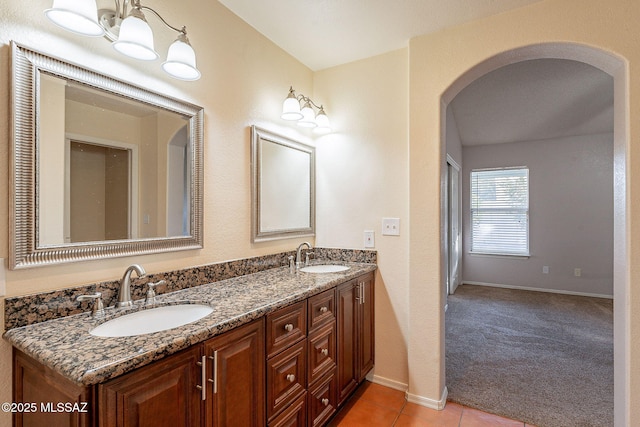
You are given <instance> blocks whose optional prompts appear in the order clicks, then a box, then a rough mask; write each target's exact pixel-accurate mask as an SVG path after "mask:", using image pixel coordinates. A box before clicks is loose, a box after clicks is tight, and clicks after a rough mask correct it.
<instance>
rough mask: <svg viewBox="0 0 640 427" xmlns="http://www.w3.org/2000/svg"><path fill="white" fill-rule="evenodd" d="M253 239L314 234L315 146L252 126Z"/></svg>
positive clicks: (272, 238)
mask: <svg viewBox="0 0 640 427" xmlns="http://www.w3.org/2000/svg"><path fill="white" fill-rule="evenodd" d="M251 180H252V198H251V199H252V209H251V213H252V215H251V217H252V221H251V222H252V226H251V228H252V233H251V236H252V241H253V242H260V241H265V240H275V239H286V238H292V237H300V236H314V235H315V230H316V214H315V211H316V209H315V147H312V146H309V145H306V144H302V143H300V142H297V141H294V140H292V139H289V138H285V137H283V136H280V135H277V134H275V133H273V132H269V131H267V130H265V129H261V128H259V127H256V126H252V127H251Z"/></svg>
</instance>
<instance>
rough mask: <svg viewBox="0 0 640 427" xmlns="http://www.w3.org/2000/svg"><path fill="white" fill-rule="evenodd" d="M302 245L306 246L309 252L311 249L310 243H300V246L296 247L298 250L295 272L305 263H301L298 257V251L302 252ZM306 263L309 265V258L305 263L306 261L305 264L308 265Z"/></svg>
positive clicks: (300, 258) (297, 252) (299, 256)
mask: <svg viewBox="0 0 640 427" xmlns="http://www.w3.org/2000/svg"><path fill="white" fill-rule="evenodd" d="M304 245H307V247H308V248H309V250H311V249H313V248H312V247H311V243H309V242H302V243H300V245H299V246H298V249H296V270H297V269H299V268H300V267H302V266H304V265H305V262H304V261H302V257H301V255H300V251H302V247H303V246H304ZM308 263H309V257H307V261H306V264H308Z"/></svg>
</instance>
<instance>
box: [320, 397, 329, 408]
mask: <svg viewBox="0 0 640 427" xmlns="http://www.w3.org/2000/svg"><path fill="white" fill-rule="evenodd" d="M322 404H323V405H324V406H329V399H327V398H326V397H325V398H324V399H322Z"/></svg>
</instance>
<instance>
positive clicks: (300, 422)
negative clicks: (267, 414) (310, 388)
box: [269, 392, 307, 427]
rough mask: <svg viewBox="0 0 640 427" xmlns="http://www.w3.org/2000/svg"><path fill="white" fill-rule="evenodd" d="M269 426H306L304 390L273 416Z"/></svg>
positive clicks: (305, 396) (305, 397)
mask: <svg viewBox="0 0 640 427" xmlns="http://www.w3.org/2000/svg"><path fill="white" fill-rule="evenodd" d="M269 427H307V395H306V392H305V394H303V395H302V396H300V397H299V398H298V399H296V401H295V402H293V403H292V404H290V405H289V406H287V409H285V410H284V411H282V413H281V414H280V415H278V416H277V417H275V418H274V419H273V420H272V421H271V422H270V423H269Z"/></svg>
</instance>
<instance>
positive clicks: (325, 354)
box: [308, 322, 336, 384]
mask: <svg viewBox="0 0 640 427" xmlns="http://www.w3.org/2000/svg"><path fill="white" fill-rule="evenodd" d="M308 341H309V357H308V359H309V369H308V376H309V377H308V380H309V381H308V382H309V384H311V383H313V382H314V381H316V380H317V379H318V378H320V377H321V376H323V375H324V374H326V373H327V372H329V371H332V370H333V369H334V368H335V367H336V323H335V322H332V323H330V324H328V325H325V326H323V327H322V328H320V329H318V330H317V331H315V332H313V333H312V334H309V340H308Z"/></svg>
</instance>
